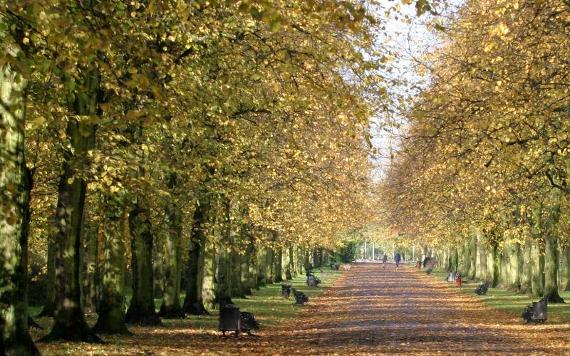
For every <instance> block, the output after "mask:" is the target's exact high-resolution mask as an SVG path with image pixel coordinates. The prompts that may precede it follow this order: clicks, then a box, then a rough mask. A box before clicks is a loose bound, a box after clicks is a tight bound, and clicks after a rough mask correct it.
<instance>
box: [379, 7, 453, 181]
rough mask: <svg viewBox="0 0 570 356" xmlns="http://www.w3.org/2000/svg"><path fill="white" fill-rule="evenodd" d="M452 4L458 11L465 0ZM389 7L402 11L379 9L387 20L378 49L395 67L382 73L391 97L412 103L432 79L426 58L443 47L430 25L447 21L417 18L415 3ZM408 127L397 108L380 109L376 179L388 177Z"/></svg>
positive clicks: (434, 18) (440, 18) (381, 15)
mask: <svg viewBox="0 0 570 356" xmlns="http://www.w3.org/2000/svg"><path fill="white" fill-rule="evenodd" d="M450 3H451V4H450V6H451V7H452V8H455V7H457V6H459V5H460V4H461V3H462V0H451V1H450ZM386 4H389V5H388V6H391V7H392V8H394V7H397V8H399V11H392V12H391V14H390V15H389V16H388V17H386V15H385V13H384V10H381V9H377V10H376V12H377V13H378V15H379V16H378V17H379V18H381V19H384V21H385V23H384V24H383V27H384V30H383V31H382V32H381V33H379V34H378V39H377V48H378V50H379V51H382V52H385V53H387V54H388V57H389V58H390V62H389V67H390V68H391V71H390V72H388V71H384V73H382V74H383V75H385V77H386V79H387V85H388V87H387V90H388V93H389V94H390V97H391V98H392V99H394V100H395V101H397V102H399V103H401V102H404V103H410V102H412V101H413V98H414V97H415V96H416V95H418V93H419V92H420V90H421V88H424V87H425V86H426V83H427V82H428V80H429V76H427V75H421V74H420V72H421V67H422V63H421V62H422V59H423V57H424V56H425V54H427V53H429V52H431V51H434V50H436V48H437V47H438V46H440V45H441V43H440V39H439V38H438V37H437V31H434V30H431V29H430V27H431V26H430V24H433V23H434V21H442V20H443V18H442V17H438V16H435V17H434V16H432V15H430V14H424V15H421V16H417V15H416V9H415V6H414V5H413V4H412V5H404V4H402V2H400V1H397V0H396V1H389V2H386ZM404 127H405V118H404V117H403V116H402V115H401V114H400V113H399V112H398V109H397V105H392V106H391V107H390V108H389V110H386V109H385V108H379V109H378V111H377V112H376V114H375V116H374V117H373V118H372V120H371V134H372V137H373V139H372V143H373V145H374V147H375V148H376V150H377V151H378V154H377V155H375V156H374V157H373V158H372V161H373V164H374V165H375V167H376V169H375V170H374V173H373V174H374V176H373V177H374V179H375V180H379V179H381V178H382V177H383V176H384V174H385V171H386V168H387V167H388V166H389V164H390V160H391V157H392V156H393V152H394V151H395V150H397V148H398V139H399V137H401V135H402V133H403V132H402V129H403V128H404Z"/></svg>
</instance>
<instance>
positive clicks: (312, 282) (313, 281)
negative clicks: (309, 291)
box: [307, 273, 321, 287]
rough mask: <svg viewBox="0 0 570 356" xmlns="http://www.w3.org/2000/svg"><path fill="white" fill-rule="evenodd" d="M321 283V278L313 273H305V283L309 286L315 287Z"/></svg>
mask: <svg viewBox="0 0 570 356" xmlns="http://www.w3.org/2000/svg"><path fill="white" fill-rule="evenodd" d="M320 283H321V280H320V279H319V278H318V277H317V276H315V275H314V274H312V273H311V274H308V275H307V285H308V286H309V287H316V286H318V285H319V284H320Z"/></svg>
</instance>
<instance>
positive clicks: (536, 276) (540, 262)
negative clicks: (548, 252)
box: [531, 241, 544, 297]
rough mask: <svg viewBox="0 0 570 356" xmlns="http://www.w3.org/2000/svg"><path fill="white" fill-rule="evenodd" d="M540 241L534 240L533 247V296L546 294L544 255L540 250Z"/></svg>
mask: <svg viewBox="0 0 570 356" xmlns="http://www.w3.org/2000/svg"><path fill="white" fill-rule="evenodd" d="M540 250H541V249H540V246H539V242H538V241H533V242H532V247H531V265H532V279H531V290H532V296H533V297H542V296H543V294H544V278H543V271H544V256H543V255H542V253H541V251H540Z"/></svg>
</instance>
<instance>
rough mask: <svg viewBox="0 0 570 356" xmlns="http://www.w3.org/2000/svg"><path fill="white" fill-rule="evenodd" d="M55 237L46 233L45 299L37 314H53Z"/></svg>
mask: <svg viewBox="0 0 570 356" xmlns="http://www.w3.org/2000/svg"><path fill="white" fill-rule="evenodd" d="M54 240H55V237H54V236H53V234H49V235H48V251H47V285H46V301H45V303H44V306H43V308H42V311H41V312H40V314H39V315H38V316H40V317H42V316H54V314H55V241H54Z"/></svg>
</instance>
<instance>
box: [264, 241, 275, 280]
mask: <svg viewBox="0 0 570 356" xmlns="http://www.w3.org/2000/svg"><path fill="white" fill-rule="evenodd" d="M265 258H266V261H265V266H266V267H265V271H266V274H265V283H267V284H273V283H274V282H275V251H274V250H273V249H272V248H269V247H268V248H266V249H265Z"/></svg>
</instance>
